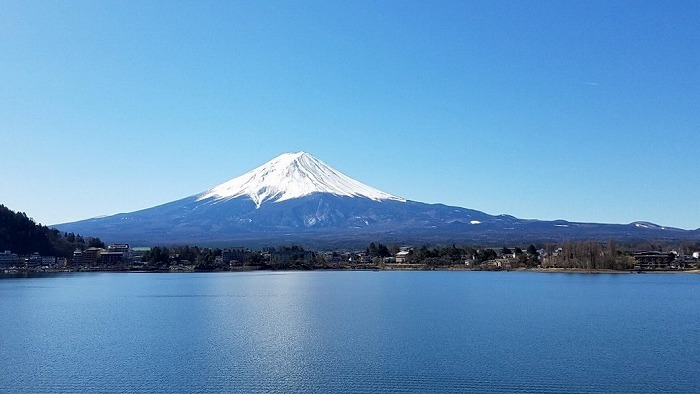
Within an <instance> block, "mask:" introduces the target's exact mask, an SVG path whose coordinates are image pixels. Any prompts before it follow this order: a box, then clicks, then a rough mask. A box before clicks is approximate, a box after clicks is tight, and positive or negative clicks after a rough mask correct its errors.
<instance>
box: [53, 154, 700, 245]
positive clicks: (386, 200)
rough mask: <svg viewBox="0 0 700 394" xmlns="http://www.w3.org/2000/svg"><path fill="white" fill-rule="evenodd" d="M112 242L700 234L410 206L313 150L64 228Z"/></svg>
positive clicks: (498, 240)
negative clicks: (206, 187) (174, 198)
mask: <svg viewBox="0 0 700 394" xmlns="http://www.w3.org/2000/svg"><path fill="white" fill-rule="evenodd" d="M56 227H57V228H59V229H60V230H62V231H72V232H81V233H90V234H96V235H98V236H100V237H101V238H102V239H105V240H108V241H110V242H129V243H134V244H146V245H152V244H157V243H163V244H166V243H167V244H175V243H181V244H182V243H184V244H192V243H222V244H225V243H228V244H231V243H236V244H246V245H253V246H254V245H264V244H272V245H276V244H281V243H290V242H296V243H305V244H313V245H319V246H324V245H328V246H332V245H350V244H358V245H361V244H365V245H366V243H365V242H366V241H367V240H379V241H385V242H397V243H407V242H422V243H426V242H434V243H444V242H461V243H464V242H474V243H480V244H502V243H503V242H517V241H523V242H535V241H561V240H566V239H582V238H591V239H600V240H605V239H607V238H611V237H612V238H617V239H621V240H636V239H639V240H646V239H696V238H698V235H700V231H698V230H695V231H686V230H681V229H675V228H668V227H662V226H658V225H654V224H651V223H647V222H635V223H631V224H626V225H622V224H596V223H574V222H567V221H563V220H558V221H539V220H523V219H518V218H515V217H513V216H509V215H496V216H494V215H489V214H486V213H484V212H480V211H477V210H473V209H467V208H461V207H453V206H447V205H442V204H425V203H421V202H416V201H410V200H407V199H404V198H402V197H398V196H395V195H392V194H389V193H385V192H382V191H380V190H377V189H375V188H373V187H371V186H367V185H365V184H363V183H361V182H359V181H357V180H355V179H352V178H350V177H348V176H347V175H345V174H343V173H342V172H340V171H338V170H336V169H334V168H332V167H331V166H329V165H327V164H325V163H324V162H322V161H321V160H319V159H317V158H315V157H314V156H312V155H310V154H308V153H306V152H296V153H285V154H283V155H280V156H278V157H276V158H274V159H272V160H271V161H269V162H267V163H265V164H263V165H261V166H259V167H257V168H255V169H253V170H252V171H249V172H247V173H245V174H243V175H241V176H239V177H236V178H233V179H231V180H229V181H227V182H224V183H222V184H220V185H218V186H215V187H213V188H211V189H209V190H206V191H204V192H202V193H198V194H196V195H193V196H190V197H186V198H183V199H180V200H177V201H173V202H170V203H166V204H163V205H159V206H156V207H153V208H148V209H144V210H140V211H136V212H131V213H123V214H117V215H112V216H107V217H101V218H93V219H87V220H82V221H78V222H73V223H64V224H59V225H56Z"/></svg>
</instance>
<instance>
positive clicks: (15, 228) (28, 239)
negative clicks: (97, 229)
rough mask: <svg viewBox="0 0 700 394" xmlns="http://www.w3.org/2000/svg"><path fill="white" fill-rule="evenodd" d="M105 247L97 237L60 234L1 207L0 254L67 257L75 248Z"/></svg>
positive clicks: (20, 213)
mask: <svg viewBox="0 0 700 394" xmlns="http://www.w3.org/2000/svg"><path fill="white" fill-rule="evenodd" d="M90 246H97V247H104V243H103V242H102V241H101V240H100V239H99V238H92V237H82V236H81V235H79V234H78V235H76V234H73V233H61V232H60V231H58V230H56V229H51V228H48V227H46V226H42V225H41V224H37V223H35V222H34V220H32V219H31V218H29V217H27V214H25V213H24V212H14V211H12V210H10V209H9V208H7V207H6V206H4V205H2V204H0V252H2V251H5V250H11V251H12V252H13V253H17V254H20V255H23V254H30V253H34V252H38V253H39V254H41V255H43V256H59V257H69V256H70V255H71V254H72V253H73V251H74V250H75V249H76V248H80V249H81V250H82V249H85V248H88V247H90Z"/></svg>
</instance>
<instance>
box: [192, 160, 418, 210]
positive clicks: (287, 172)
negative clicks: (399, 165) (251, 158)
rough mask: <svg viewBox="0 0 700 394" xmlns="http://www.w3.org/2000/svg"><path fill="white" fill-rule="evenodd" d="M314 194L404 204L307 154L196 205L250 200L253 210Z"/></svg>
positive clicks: (227, 185)
mask: <svg viewBox="0 0 700 394" xmlns="http://www.w3.org/2000/svg"><path fill="white" fill-rule="evenodd" d="M313 193H329V194H333V195H336V196H347V197H365V198H369V199H371V200H374V201H382V200H393V201H402V202H405V201H406V200H405V199H403V198H401V197H397V196H394V195H391V194H388V193H384V192H382V191H380V190H377V189H375V188H373V187H370V186H367V185H365V184H363V183H361V182H359V181H356V180H354V179H352V178H350V177H349V176H347V175H345V174H343V173H342V172H340V171H338V170H336V169H334V168H332V167H331V166H329V165H327V164H326V163H324V162H322V161H321V160H319V159H317V158H315V157H313V156H312V155H310V154H308V153H306V152H294V153H284V154H282V155H280V156H277V157H276V158H274V159H272V160H270V161H268V162H267V163H265V164H263V165H261V166H260V167H257V168H255V169H253V170H252V171H249V172H247V173H245V174H243V175H241V176H239V177H236V178H233V179H231V180H229V181H227V182H224V183H222V184H220V185H218V186H215V187H213V188H211V189H209V190H207V191H206V192H204V193H202V194H200V195H199V196H198V197H197V201H201V200H205V199H209V198H213V199H215V200H224V199H233V198H237V197H242V196H248V197H250V199H251V200H253V202H255V205H256V207H258V208H259V207H260V205H261V204H262V203H263V202H265V201H274V202H280V201H285V200H290V199H293V198H298V197H303V196H307V195H310V194H313Z"/></svg>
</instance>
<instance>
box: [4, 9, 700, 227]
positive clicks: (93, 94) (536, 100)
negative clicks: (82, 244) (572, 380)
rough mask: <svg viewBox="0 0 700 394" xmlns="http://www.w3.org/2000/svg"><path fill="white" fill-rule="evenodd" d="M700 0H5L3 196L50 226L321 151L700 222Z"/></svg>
mask: <svg viewBox="0 0 700 394" xmlns="http://www.w3.org/2000/svg"><path fill="white" fill-rule="evenodd" d="M698 21H700V2H698V1H694V0H693V1H672V2H661V1H608V0H605V1H589V0H586V1H579V2H573V1H543V0H537V1H503V2H500V1H466V0H460V1H454V2H450V1H445V2H443V1H422V2H411V1H396V2H379V1H367V2H362V1H355V0H353V1H318V2H307V1H280V2H266V1H244V2H236V1H222V2H206V1H199V0H198V1H191V2H186V1H175V2H173V1H163V2H156V1H118V2H110V1H74V0H71V1H5V0H0V152H1V153H0V172H1V175H2V177H1V178H0V179H1V180H2V181H1V182H0V203H2V204H5V205H6V206H8V207H9V208H11V209H14V210H20V211H24V212H26V213H27V214H28V215H29V216H31V217H33V218H34V219H36V220H37V221H39V222H42V223H44V224H54V223H60V222H66V221H74V220H79V219H85V218H88V217H93V216H98V215H105V214H113V213H117V212H128V211H133V210H137V209H142V208H147V207H151V206H154V205H157V204H161V203H165V202H168V201H172V200H175V199H178V198H182V197H186V196H189V195H192V194H195V193H197V192H200V191H203V190H205V189H208V188H209V187H212V186H214V185H217V184H219V183H221V182H224V181H226V180H228V179H230V178H233V177H235V176H238V175H241V174H242V173H244V172H246V171H248V170H250V169H252V168H253V167H255V166H257V165H260V164H262V163H264V162H265V161H267V160H269V159H271V158H273V157H275V156H277V155H278V154H281V153H284V152H289V151H299V150H304V151H308V152H310V153H312V154H313V155H315V156H317V157H318V158H320V159H321V160H323V161H325V162H327V163H328V164H330V165H332V166H334V167H336V168H337V169H339V170H341V171H343V172H345V173H346V174H347V175H349V176H351V177H353V178H356V179H358V180H360V181H362V182H364V183H367V184H369V185H371V186H373V187H376V188H378V189H381V190H383V191H386V192H389V193H392V194H396V195H400V196H402V197H405V198H408V199H411V200H417V201H423V202H431V203H432V202H441V203H445V204H450V205H458V206H463V207H468V208H473V209H478V210H482V211H484V212H487V213H491V214H500V213H507V214H512V215H515V216H517V217H521V218H537V219H566V220H571V221H593V222H612V223H629V222H632V221H635V220H648V221H652V222H656V223H659V224H662V225H666V226H676V227H681V228H687V229H691V228H692V229H694V228H698V227H700V27H699V26H698Z"/></svg>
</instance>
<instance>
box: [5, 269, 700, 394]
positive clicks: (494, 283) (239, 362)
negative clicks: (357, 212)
mask: <svg viewBox="0 0 700 394" xmlns="http://www.w3.org/2000/svg"><path fill="white" fill-rule="evenodd" d="M0 392H3V393H4V392H8V393H21V392H25V393H42V392H60V393H68V392H152V393H159V392H162V393H170V392H244V393H249V392H323V393H327V392H348V393H362V392H372V393H375V392H386V393H402V392H516V393H525V392H538V393H539V392H551V393H597V392H625V393H689V392H700V275H663V274H661V275H635V274H610V275H590V274H589V275H586V274H538V273H521V272H518V273H512V272H511V273H482V272H281V273H280V272H248V273H230V274H229V273H216V274H138V273H129V274H124V273H106V274H67V275H59V276H47V277H36V278H21V279H17V278H14V279H10V278H4V279H0Z"/></svg>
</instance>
